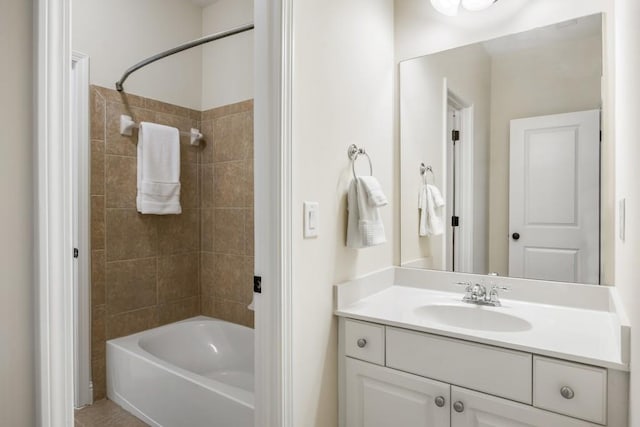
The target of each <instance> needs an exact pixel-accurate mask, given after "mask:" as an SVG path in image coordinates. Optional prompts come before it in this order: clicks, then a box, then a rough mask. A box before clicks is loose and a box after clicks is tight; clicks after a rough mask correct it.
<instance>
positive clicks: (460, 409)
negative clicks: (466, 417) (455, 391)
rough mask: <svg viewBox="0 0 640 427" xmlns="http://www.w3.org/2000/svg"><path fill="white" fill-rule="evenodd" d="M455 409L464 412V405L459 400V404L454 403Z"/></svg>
mask: <svg viewBox="0 0 640 427" xmlns="http://www.w3.org/2000/svg"><path fill="white" fill-rule="evenodd" d="M453 409H454V410H455V411H456V412H462V411H464V403H462V402H460V401H459V400H458V401H457V402H454V404H453Z"/></svg>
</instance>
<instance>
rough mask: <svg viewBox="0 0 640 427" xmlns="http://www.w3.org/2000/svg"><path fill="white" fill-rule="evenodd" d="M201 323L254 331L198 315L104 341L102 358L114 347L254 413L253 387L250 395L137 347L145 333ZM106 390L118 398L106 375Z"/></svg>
mask: <svg viewBox="0 0 640 427" xmlns="http://www.w3.org/2000/svg"><path fill="white" fill-rule="evenodd" d="M200 321H214V322H222V323H226V324H230V325H233V326H234V327H239V328H246V329H249V330H251V331H252V332H254V330H253V329H252V328H249V327H247V326H244V325H238V324H236V323H231V322H228V321H226V320H222V319H218V318H215V317H209V316H204V315H198V316H194V317H190V318H188V319H183V320H179V321H177V322H172V323H167V324H166V325H161V326H157V327H155V328H151V329H146V330H144V331H140V332H136V333H133V334H131V335H126V336H123V337H118V338H112V339H110V340H107V342H106V347H107V348H106V354H105V358H107V355H108V353H109V350H108V348H109V346H112V347H116V348H117V349H118V350H121V351H123V352H125V353H127V354H128V355H129V356H132V357H136V358H138V359H142V360H144V361H146V362H149V363H150V364H152V365H154V366H155V367H157V368H159V369H162V370H164V371H168V372H171V373H173V374H175V375H177V376H178V377H180V378H182V379H184V380H186V381H189V382H191V383H194V384H196V385H198V386H201V387H203V388H205V389H207V390H209V391H211V392H214V393H217V394H220V395H222V396H224V397H225V398H227V399H229V400H232V401H234V402H235V403H238V404H240V405H243V406H245V407H247V408H250V409H252V410H255V387H254V392H249V391H247V390H245V389H242V388H240V387H236V386H233V385H230V384H226V383H223V382H221V381H217V380H214V379H212V378H207V377H204V376H202V375H199V374H196V373H195V372H191V371H189V370H187V369H184V368H181V367H179V366H176V365H174V364H172V363H169V362H167V361H165V360H163V359H161V358H159V357H157V356H155V355H153V354H152V353H149V352H148V351H147V350H145V349H144V348H142V347H141V346H140V344H139V339H140V337H141V336H143V335H145V334H152V333H153V334H155V333H158V331H159V330H162V329H166V328H167V327H171V326H172V325H177V324H181V323H190V322H200ZM254 333H255V332H254ZM254 337H255V336H254ZM141 353H142V354H141ZM254 358H255V354H254ZM107 372H108V368H107ZM254 378H255V371H254ZM109 389H111V390H112V391H113V392H114V393H116V394H118V395H120V393H118V392H116V391H115V390H113V389H112V387H110V384H109V375H107V390H109ZM120 397H121V396H120Z"/></svg>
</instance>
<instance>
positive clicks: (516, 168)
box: [509, 110, 600, 283]
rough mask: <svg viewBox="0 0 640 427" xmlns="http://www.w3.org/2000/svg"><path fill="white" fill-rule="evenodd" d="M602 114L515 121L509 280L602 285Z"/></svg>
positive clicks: (583, 112) (568, 115) (590, 112)
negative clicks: (600, 198) (600, 245)
mask: <svg viewBox="0 0 640 427" xmlns="http://www.w3.org/2000/svg"><path fill="white" fill-rule="evenodd" d="M599 197H600V111H599V110H592V111H581V112H576V113H567V114H556V115H552V116H541V117H531V118H526V119H518V120H512V121H511V144H510V187H509V234H510V235H509V242H510V244H509V276H512V277H526V278H530V279H542V280H558V281H564V282H581V283H598V280H599V271H600V254H599V252H600V248H599V227H600V203H599Z"/></svg>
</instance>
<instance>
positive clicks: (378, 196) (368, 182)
mask: <svg viewBox="0 0 640 427" xmlns="http://www.w3.org/2000/svg"><path fill="white" fill-rule="evenodd" d="M358 178H359V179H360V181H361V182H362V186H363V187H364V189H365V191H366V192H367V196H368V202H369V204H371V206H376V207H381V206H385V205H386V204H387V203H389V202H388V201H387V197H386V196H385V195H384V193H383V192H382V187H381V186H380V183H379V182H378V180H377V179H376V178H375V177H373V176H359V177H358Z"/></svg>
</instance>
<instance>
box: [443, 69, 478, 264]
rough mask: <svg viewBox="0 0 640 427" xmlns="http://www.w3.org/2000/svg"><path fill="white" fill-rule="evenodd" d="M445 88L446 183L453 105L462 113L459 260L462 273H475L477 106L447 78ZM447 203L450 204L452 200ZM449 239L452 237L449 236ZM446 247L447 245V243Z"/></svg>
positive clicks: (447, 219) (447, 254) (444, 151)
mask: <svg viewBox="0 0 640 427" xmlns="http://www.w3.org/2000/svg"><path fill="white" fill-rule="evenodd" d="M444 84H445V87H444V90H445V92H444V93H445V97H444V100H445V104H444V116H445V122H444V129H445V137H444V147H443V153H444V154H443V156H444V159H443V163H444V165H445V168H444V170H445V172H444V173H445V182H446V176H447V175H446V174H448V173H449V172H448V158H447V156H448V144H449V143H450V140H451V135H448V134H447V133H448V132H447V128H448V127H447V119H446V118H447V115H448V107H449V105H451V106H452V107H453V108H455V109H456V110H458V111H459V112H460V123H459V124H460V141H459V145H458V147H459V150H460V151H459V153H460V164H459V165H458V167H457V168H456V169H457V170H459V171H460V186H459V188H460V198H459V206H458V207H459V209H458V212H459V216H460V218H462V222H461V224H462V225H461V226H460V232H459V241H460V259H459V269H458V271H459V272H464V273H474V272H475V271H474V265H473V255H474V247H473V244H474V242H473V235H474V208H473V206H474V197H473V196H474V161H473V159H474V155H475V150H474V127H473V118H474V114H475V112H474V106H473V104H471V103H468V102H466V101H465V100H464V98H463V97H461V96H459V95H458V94H457V93H456V92H455V90H453V89H451V87H449V85H448V82H447V80H446V78H445V81H444ZM443 187H444V188H443V192H444V194H448V190H449V189H448V188H447V186H446V185H445V186H443ZM446 203H450V201H449V200H447V201H446ZM445 221H447V227H449V224H450V223H449V222H448V221H450V219H449V218H445ZM447 242H448V239H447ZM445 246H446V245H445ZM444 256H445V257H444V260H445V263H447V264H448V261H447V260H449V257H450V256H452V255H451V251H450V248H447V249H446V253H445V254H444Z"/></svg>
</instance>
